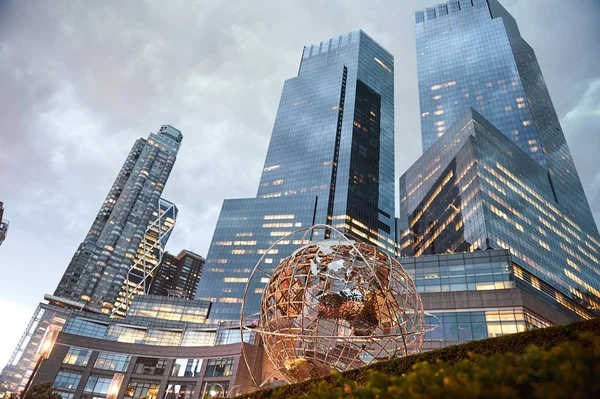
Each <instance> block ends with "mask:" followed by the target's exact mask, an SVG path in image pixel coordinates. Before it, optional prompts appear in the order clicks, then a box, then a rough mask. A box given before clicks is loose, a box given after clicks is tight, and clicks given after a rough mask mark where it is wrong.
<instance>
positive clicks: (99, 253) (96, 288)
mask: <svg viewBox="0 0 600 399" xmlns="http://www.w3.org/2000/svg"><path fill="white" fill-rule="evenodd" d="M182 139H183V135H182V134H181V132H180V131H179V130H177V129H175V128H173V127H171V126H168V125H165V126H162V127H161V128H160V130H159V132H158V133H151V134H150V136H149V137H148V139H138V140H137V141H136V143H135V144H134V146H133V148H132V149H131V151H130V152H129V155H128V156H127V159H126V160H125V163H124V165H123V167H122V168H121V170H120V172H119V174H118V176H117V178H116V180H115V182H114V183H113V185H112V187H111V189H110V191H109V193H108V195H107V197H106V199H105V201H104V203H103V204H102V207H101V208H100V211H99V212H98V215H97V216H96V218H95V220H94V222H93V224H92V227H91V228H90V230H89V232H88V233H87V235H86V237H85V239H84V241H83V243H81V245H80V246H79V248H78V249H77V251H76V252H75V255H74V256H73V259H72V260H71V262H70V263H69V266H68V267H67V270H66V271H65V273H64V275H63V277H62V279H61V280H60V283H59V284H58V287H57V288H56V291H55V292H54V295H53V296H49V299H50V300H51V302H53V301H62V300H66V301H69V302H70V303H72V304H76V305H79V306H80V307H81V308H85V309H87V310H91V311H96V312H103V313H110V312H112V310H113V308H114V306H115V304H116V303H117V301H118V299H119V295H120V293H121V292H122V291H123V290H124V287H123V283H124V281H126V280H127V277H128V272H129V269H130V268H131V266H132V264H133V262H134V260H135V259H136V256H137V254H138V250H139V248H140V243H141V242H142V241H143V240H144V236H145V234H146V230H147V228H148V226H149V224H150V223H151V221H153V220H154V219H156V218H157V217H159V213H161V212H162V207H160V208H159V202H160V200H161V198H160V196H161V193H162V191H163V189H164V186H165V183H166V182H167V179H168V178H169V174H170V173H171V169H172V168H173V165H174V163H175V159H176V157H177V152H178V151H179V147H180V145H181V141H182ZM161 214H162V213H161ZM174 215H175V214H173V217H171V218H170V219H171V220H170V222H171V223H174ZM166 238H168V236H167V237H166ZM144 251H145V249H142V252H144Z"/></svg>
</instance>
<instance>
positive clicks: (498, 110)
mask: <svg viewBox="0 0 600 399" xmlns="http://www.w3.org/2000/svg"><path fill="white" fill-rule="evenodd" d="M415 22H416V25H415V31H416V40H417V57H418V70H419V92H420V102H421V121H422V125H421V126H422V138H423V149H424V150H425V152H424V154H423V156H422V157H421V158H420V159H419V160H418V161H417V162H416V163H415V164H414V165H413V166H412V167H411V168H410V169H409V170H408V171H407V172H406V173H405V174H404V175H403V176H402V178H401V179H400V212H401V215H400V230H401V235H400V249H401V253H402V255H405V256H413V255H417V256H418V255H427V254H442V253H446V252H464V251H474V250H479V249H484V250H485V249H493V248H498V249H500V248H506V249H509V250H510V252H511V254H512V256H513V259H514V260H515V262H516V263H518V264H519V265H520V267H521V269H517V268H516V269H515V272H514V274H515V276H517V277H519V278H522V279H524V280H527V282H528V283H529V284H531V285H533V287H534V288H536V289H537V290H540V291H542V292H544V293H545V294H547V295H549V296H550V297H551V298H552V299H551V300H552V301H553V302H554V303H559V304H561V305H563V306H566V304H567V302H568V301H567V300H566V299H565V298H569V300H573V301H576V302H578V303H580V304H583V305H584V306H585V307H587V308H590V309H591V308H596V309H597V308H599V307H600V278H599V275H600V272H599V270H600V265H599V263H600V262H599V259H600V237H599V235H598V230H597V227H596V225H595V223H594V220H593V217H592V213H591V211H590V207H589V205H588V202H587V199H586V197H585V194H584V192H583V188H582V186H581V183H580V180H579V176H578V174H577V170H576V169H575V166H574V164H573V159H572V157H571V154H570V152H569V149H568V146H567V144H566V140H565V137H564V135H563V133H562V129H561V127H560V123H559V121H558V117H557V115H556V112H555V111H554V107H553V105H552V102H551V100H550V96H549V94H548V90H547V88H546V85H545V83H544V79H543V77H542V73H541V71H540V67H539V65H538V62H537V60H536V57H535V54H534V51H533V49H532V48H531V47H530V46H529V45H528V44H527V43H526V42H525V40H524V39H523V38H522V37H521V36H520V33H519V29H518V27H517V24H516V22H515V20H514V18H513V17H512V16H511V15H510V14H509V13H508V12H507V11H506V10H505V9H504V8H503V7H502V6H501V5H500V3H499V2H498V1H497V0H473V1H470V0H469V1H449V2H448V3H446V4H440V5H438V6H436V7H432V8H428V9H426V10H425V11H422V12H417V13H416V21H415ZM471 107H472V108H471ZM500 134H502V135H503V136H499V135H500ZM504 137H506V138H507V139H506V140H505V139H504ZM511 142H512V143H511ZM544 284H546V286H548V287H552V289H555V290H557V291H552V292H550V291H548V290H545V291H544V290H543V289H542V287H544ZM578 313H579V314H580V315H581V313H582V312H581V311H579V312H578ZM586 317H589V314H586Z"/></svg>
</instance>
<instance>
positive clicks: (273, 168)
mask: <svg viewBox="0 0 600 399" xmlns="http://www.w3.org/2000/svg"><path fill="white" fill-rule="evenodd" d="M276 169H279V165H273V166H268V167H266V168H264V169H263V171H265V172H270V171H272V170H276Z"/></svg>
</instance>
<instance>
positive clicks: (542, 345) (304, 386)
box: [241, 319, 600, 399]
mask: <svg viewBox="0 0 600 399" xmlns="http://www.w3.org/2000/svg"><path fill="white" fill-rule="evenodd" d="M593 336H596V337H600V319H594V320H587V321H581V322H576V323H572V324H569V325H566V326H558V327H549V328H544V329H536V330H532V331H527V332H523V333H519V334H512V335H506V336H502V337H497V338H489V339H486V340H481V341H472V342H469V343H465V344H462V345H455V346H449V347H446V348H442V349H438V350H434V351H431V352H425V353H420V354H418V355H413V356H408V357H404V358H399V359H393V360H389V361H385V362H379V363H375V364H372V365H370V366H367V367H363V368H360V369H356V370H351V371H348V372H345V373H341V374H331V375H329V376H326V377H323V378H317V379H312V380H309V381H306V382H303V383H299V384H292V385H287V386H283V387H279V388H274V389H266V390H261V391H256V392H253V393H250V394H246V395H243V396H241V398H246V399H267V398H270V399H279V398H286V399H287V398H290V399H291V398H296V397H298V398H299V397H322V398H337V397H353V396H354V394H355V393H356V394H357V395H358V396H356V397H361V398H363V397H365V398H366V397H382V398H383V397H386V394H382V395H383V396H380V395H379V394H377V395H375V396H372V395H370V394H365V393H364V392H362V391H361V392H362V393H360V394H358V392H359V391H360V390H364V389H371V390H372V389H373V388H374V387H375V386H376V385H377V384H379V385H382V386H383V385H386V384H387V385H388V386H392V387H393V388H394V390H395V391H394V392H396V393H395V394H394V395H396V396H397V395H399V393H398V392H397V390H398V389H400V388H399V387H400V385H402V384H401V381H400V380H399V379H398V378H404V380H402V381H404V382H406V378H416V377H418V376H419V375H421V374H423V373H424V370H428V372H430V373H431V375H437V376H439V375H441V374H440V370H446V371H447V372H448V373H452V372H454V371H452V372H451V371H448V369H449V368H450V369H453V368H454V366H455V365H458V364H459V363H461V362H462V364H461V367H464V364H472V363H473V362H475V361H477V362H479V363H477V364H480V366H478V367H480V368H481V367H483V368H485V367H487V366H490V367H491V365H490V364H487V363H486V360H485V358H488V357H491V356H494V355H502V354H512V355H510V356H512V357H510V356H506V357H503V358H495V359H494V362H507V364H511V363H515V362H516V363H522V364H525V363H523V362H524V360H523V359H521V358H520V357H518V356H519V355H522V356H525V355H527V353H526V351H527V350H529V352H531V351H532V349H528V348H530V347H531V346H535V347H537V348H539V352H540V353H545V352H544V351H547V350H549V349H550V348H554V347H557V346H561V344H564V345H563V346H561V349H560V350H559V351H562V352H564V353H579V352H578V351H579V349H577V348H580V347H582V345H584V346H585V348H588V349H589V348H595V349H597V347H596V346H595V344H594V343H590V342H592V341H594V339H593V338H590V337H593ZM594 342H596V343H598V342H600V338H598V339H597V340H596V341H594ZM569 343H571V346H568V345H569ZM565 345H566V346H565ZM573 345H579V346H573ZM595 349H594V350H595ZM562 352H561V353H562ZM584 352H585V351H584ZM589 353H590V354H591V355H592V358H593V356H594V355H596V356H598V355H599V353H598V352H594V351H592V350H590V351H589ZM515 356H517V357H515ZM539 356H542V355H539ZM569 361H572V362H573V367H575V366H576V363H577V361H578V360H577V358H576V357H575V358H573V359H570V360H569ZM586 361H589V359H587V360H586ZM415 365H417V366H416V367H415ZM486 365H487V366H486ZM451 366H452V367H451ZM427 367H430V369H428V368H427ZM457 367H458V366H457ZM431 368H433V369H431ZM436 370H437V371H436ZM599 370H600V369H599ZM411 371H413V373H411V375H412V377H411V375H409V376H404V375H405V374H407V373H409V372H411ZM515 372H516V371H515ZM415 373H417V376H415ZM442 374H443V373H442ZM390 377H391V378H390ZM396 377H398V378H396ZM394 378H395V379H394ZM447 378H450V380H451V379H452V377H451V375H450V374H448V376H447ZM596 380H597V381H600V375H597V378H596ZM499 381H500V380H499ZM430 382H431V381H430ZM374 383H376V384H375V385H374ZM398 384H400V385H398ZM369 387H371V388H369ZM593 388H594V387H590V389H593ZM377 389H378V388H377ZM337 391H340V392H342V393H343V396H336V395H337V393H336V392H337ZM411 392H412V391H411ZM390 394H391V392H390V393H388V394H387V395H390ZM323 395H325V396H323ZM410 396H414V397H415V398H416V397H418V395H415V392H412V393H411V395H410ZM474 397H477V396H474ZM497 397H505V396H497ZM506 397H510V396H506ZM531 397H535V396H531ZM556 397H559V396H556ZM598 397H600V396H598Z"/></svg>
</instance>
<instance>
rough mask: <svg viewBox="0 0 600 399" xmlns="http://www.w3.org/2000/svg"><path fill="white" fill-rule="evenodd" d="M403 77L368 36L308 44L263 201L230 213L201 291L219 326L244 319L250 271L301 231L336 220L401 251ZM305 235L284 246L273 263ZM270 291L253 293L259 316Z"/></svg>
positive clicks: (288, 91)
mask: <svg viewBox="0 0 600 399" xmlns="http://www.w3.org/2000/svg"><path fill="white" fill-rule="evenodd" d="M393 72H394V59H393V56H392V55H391V54H390V53H389V52H387V51H386V50H385V49H384V48H383V47H381V46H380V45H378V44H377V43H376V42H375V41H374V40H373V39H371V38H370V37H369V36H367V35H366V34H365V33H364V32H362V31H360V32H352V33H350V34H347V35H342V36H339V37H335V38H333V39H330V40H325V41H323V42H321V43H317V44H314V45H312V46H307V47H305V48H304V51H303V53H302V59H301V63H300V69H299V72H298V76H296V77H294V78H292V79H289V80H287V81H286V82H285V84H284V88H283V93H282V95H281V100H280V104H279V109H278V112H277V117H276V119H275V125H274V127H273V133H272V137H271V142H270V144H269V149H268V152H267V157H266V160H265V165H264V168H263V174H262V177H261V180H260V185H259V189H258V194H257V198H250V199H236V200H226V201H225V202H224V204H223V208H222V209H221V214H220V216H219V220H218V222H217V226H216V229H215V233H214V236H213V240H212V243H211V246H210V248H209V251H208V255H207V262H206V266H205V270H204V273H203V277H202V279H201V280H200V286H199V288H198V295H197V297H198V298H200V299H206V300H212V301H214V302H216V303H214V304H213V307H212V308H211V314H210V317H211V321H217V320H235V319H237V318H238V317H239V309H240V303H241V300H242V296H243V291H244V288H245V283H246V282H247V281H248V277H249V275H250V269H251V268H252V267H253V265H254V264H255V263H256V262H257V261H258V259H259V258H260V257H261V256H262V255H263V254H265V252H266V251H267V249H268V248H269V247H270V246H271V245H272V244H273V243H274V242H275V241H277V240H278V239H279V238H281V237H282V236H285V235H287V234H288V233H290V232H293V231H294V230H297V229H298V228H301V227H308V226H310V225H312V224H315V223H322V224H330V225H333V226H334V227H337V228H340V229H342V230H344V231H346V232H349V233H352V234H355V235H356V236H358V237H361V238H362V239H364V240H367V241H370V242H373V243H375V244H376V245H378V246H379V247H380V248H382V249H384V250H386V251H389V252H390V253H393V252H394V239H395V237H394V231H395V229H394V223H395V221H394V217H393V215H394V73H393ZM299 238H300V237H298V240H284V241H282V242H281V243H280V245H278V246H277V248H275V249H273V250H272V251H271V252H270V253H269V254H268V255H272V256H268V257H267V259H266V260H265V261H266V262H267V264H269V263H272V264H273V266H276V265H277V264H278V263H279V260H280V259H281V258H283V257H285V256H287V255H289V254H290V253H291V252H292V251H293V250H294V249H295V248H297V247H298V245H299V244H300V241H299ZM318 238H319V237H315V239H318ZM321 238H323V237H321ZM262 285H263V284H262V283H260V282H259V283H257V285H256V286H252V287H251V290H252V291H251V292H250V294H249V296H248V300H247V303H246V308H247V309H251V310H250V311H252V309H254V310H257V309H258V301H259V299H260V293H261V292H262Z"/></svg>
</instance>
